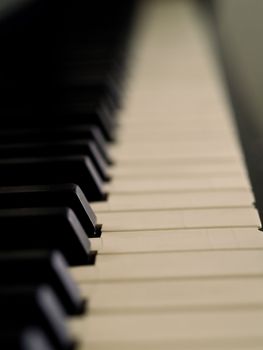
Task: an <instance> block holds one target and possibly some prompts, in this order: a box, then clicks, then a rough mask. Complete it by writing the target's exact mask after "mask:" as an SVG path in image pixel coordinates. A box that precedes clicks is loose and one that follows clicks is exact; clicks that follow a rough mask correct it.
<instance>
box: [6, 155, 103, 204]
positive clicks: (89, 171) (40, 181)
mask: <svg viewBox="0 0 263 350" xmlns="http://www.w3.org/2000/svg"><path fill="white" fill-rule="evenodd" d="M0 183H1V185H2V186H23V185H47V184H64V183H75V184H77V185H79V187H80V188H81V189H82V191H83V192H84V193H85V196H86V197H87V199H88V200H89V201H101V200H105V199H106V193H105V192H104V191H103V189H102V182H101V180H100V178H99V175H98V173H97V172H96V170H95V168H94V167H93V164H92V162H91V161H90V159H89V158H88V157H83V156H68V157H67V156H64V157H49V158H46V157H42V158H21V159H20V158H19V159H16V158H13V159H4V160H3V159H2V160H0Z"/></svg>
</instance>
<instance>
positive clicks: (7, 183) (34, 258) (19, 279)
mask: <svg viewBox="0 0 263 350" xmlns="http://www.w3.org/2000/svg"><path fill="white" fill-rule="evenodd" d="M91 66H92V65H91ZM113 77H115V73H114V74H113ZM104 81H105V79H104ZM105 91H107V86H105V85H104V93H105ZM114 94H115V92H114ZM114 94H113V93H112V89H111V88H109V89H108V94H107V98H108V99H106V102H107V103H108V104H109V105H107V103H104V105H102V101H105V97H104V98H103V99H98V103H100V104H98V105H94V106H96V107H98V108H94V110H92V111H89V112H88V113H87V112H86V113H84V112H85V111H83V110H82V111H81V113H80V114H79V115H80V120H78V113H75V114H74V121H70V122H67V118H69V117H67V116H66V117H65V122H64V123H63V124H62V125H55V126H53V127H49V126H45V125H44V126H43V125H42V126H41V127H39V126H27V127H24V128H15V129H11V128H10V127H6V128H2V130H1V131H0V185H1V188H0V235H1V236H0V274H1V282H0V324H1V326H0V348H4V347H5V348H8V349H21V350H22V349H23V350H35V349H37V350H38V349H39V350H50V349H61V350H62V349H63V350H65V349H66V350H69V349H73V348H74V346H75V342H74V339H72V337H71V336H70V334H69V332H68V330H67V328H66V323H65V316H64V315H65V314H68V315H77V314H81V313H83V312H84V311H85V308H86V306H87V301H84V300H83V298H82V297H81V295H80V293H79V291H78V288H77V286H76V285H75V282H74V281H73V280H72V279H71V276H70V274H69V272H68V268H67V266H68V265H70V266H78V265H87V264H94V263H95V260H96V252H93V251H91V247H90V241H89V238H90V237H99V236H100V234H101V225H99V224H97V221H96V216H95V215H94V213H93V211H92V209H91V207H90V205H89V202H92V201H103V200H106V198H107V194H106V193H105V192H104V189H103V184H104V183H105V182H107V181H109V180H110V177H109V175H108V172H107V167H108V166H109V165H110V164H112V160H111V159H110V157H109V155H108V153H107V143H108V141H111V140H112V139H113V133H114V129H115V120H114V117H113V116H111V117H109V112H108V110H109V109H110V110H111V109H112V108H113V107H114V98H115V95H114ZM88 98H89V94H87V95H86V100H87V101H88ZM93 98H94V96H92V99H93ZM116 102H117V101H116ZM102 107H103V108H102ZM116 107H117V106H116ZM84 115H85V118H86V122H85V121H84V120H83V118H84Z"/></svg>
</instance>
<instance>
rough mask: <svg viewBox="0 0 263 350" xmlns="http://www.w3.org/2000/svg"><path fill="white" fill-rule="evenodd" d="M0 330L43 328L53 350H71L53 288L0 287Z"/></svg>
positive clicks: (72, 342)
mask: <svg viewBox="0 0 263 350" xmlns="http://www.w3.org/2000/svg"><path fill="white" fill-rule="evenodd" d="M0 310H1V312H0V324H1V331H2V332H3V333H4V331H5V332H6V333H7V334H8V333H9V332H10V333H11V332H13V333H15V332H19V331H21V330H22V329H23V328H27V327H28V326H35V327H39V328H40V329H43V331H44V332H45V333H46V334H47V335H48V337H49V339H50V341H51V343H52V345H53V346H54V348H55V349H61V350H71V349H73V347H74V341H73V339H72V337H71V335H70V333H69V330H68V328H67V326H66V322H65V321H66V319H65V314H64V310H63V308H62V305H61V304H60V302H59V300H58V299H57V297H56V295H55V294H54V292H53V290H52V289H51V288H49V287H47V286H45V285H43V286H41V287H38V288H19V287H14V288H12V287H9V288H2V287H0Z"/></svg>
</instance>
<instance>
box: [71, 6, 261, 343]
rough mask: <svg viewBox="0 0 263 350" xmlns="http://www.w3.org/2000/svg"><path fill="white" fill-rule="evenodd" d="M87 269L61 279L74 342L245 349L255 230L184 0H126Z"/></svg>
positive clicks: (232, 139)
mask: <svg viewBox="0 0 263 350" xmlns="http://www.w3.org/2000/svg"><path fill="white" fill-rule="evenodd" d="M139 3H140V8H141V12H140V15H139V17H138V18H137V22H136V28H135V36H134V39H133V45H132V50H131V56H132V59H131V60H130V63H131V67H130V72H129V81H128V86H127V92H126V96H125V99H124V103H123V106H124V108H123V110H121V111H120V116H119V130H118V134H117V139H118V142H117V143H116V144H115V145H112V146H111V147H110V152H111V155H112V157H114V160H115V165H114V166H113V167H112V168H111V170H110V173H111V176H112V179H113V180H112V182H111V183H109V184H108V186H107V189H108V192H109V197H108V200H107V201H106V202H104V203H92V207H93V209H94V210H95V212H96V215H97V217H98V222H99V223H101V224H102V225H103V226H102V235H101V237H100V238H96V239H95V238H94V239H91V246H92V249H93V250H97V256H96V262H95V264H94V265H89V266H80V267H74V268H72V269H71V271H72V275H73V277H74V278H75V280H76V281H77V282H78V283H79V286H80V288H81V290H82V293H83V295H84V296H85V297H87V298H88V300H89V305H90V310H89V313H87V314H86V315H84V316H83V317H82V318H78V319H73V320H71V321H70V326H71V329H72V331H73V333H74V334H76V336H77V338H78V339H79V349H81V350H88V349H93V350H106V349H107V350H113V349H114V350H134V349H138V350H175V349H180V350H182V349H183V350H237V349H238V350H240V349H243V350H245V349H246V350H259V349H262V347H263V334H262V324H263V282H262V281H263V233H262V231H260V230H259V228H260V227H261V224H260V221H259V216H258V213H257V211H256V209H255V208H254V205H253V202H254V197H253V193H252V190H251V186H250V182H249V178H248V175H247V171H246V168H245V166H244V160H243V154H242V152H241V150H240V145H239V141H238V137H237V131H236V127H235V125H234V123H233V118H232V110H231V107H230V105H229V101H228V98H227V97H226V95H225V86H224V83H223V79H222V73H221V70H220V69H219V65H218V62H217V59H216V54H215V52H214V49H213V43H212V41H211V33H210V27H209V21H208V20H207V15H208V14H207V13H206V12H205V11H203V9H202V7H201V6H200V3H199V2H198V1H194V0H175V1H170V0H151V1H150V0H145V1H140V2H139Z"/></svg>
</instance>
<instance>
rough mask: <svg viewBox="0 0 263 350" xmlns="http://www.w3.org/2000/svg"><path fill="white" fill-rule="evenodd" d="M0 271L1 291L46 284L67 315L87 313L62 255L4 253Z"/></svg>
mask: <svg viewBox="0 0 263 350" xmlns="http://www.w3.org/2000/svg"><path fill="white" fill-rule="evenodd" d="M0 271H1V276H2V278H1V282H0V286H1V287H4V286H5V287H7V286H10V287H11V286H12V287H16V286H32V287H37V286H40V285H42V284H46V285H48V286H50V287H51V288H52V290H53V291H54V292H55V294H56V296H57V297H58V298H59V300H60V302H61V304H62V305H63V307H64V309H65V311H66V312H67V313H68V314H71V315H76V314H81V313H83V312H84V310H85V304H86V302H85V300H84V299H83V298H82V296H81V295H80V292H79V289H78V287H77V285H76V284H75V282H74V281H73V279H72V277H71V275H70V273H69V271H68V264H67V262H66V261H65V259H64V257H63V255H62V254H61V253H60V252H59V251H20V252H19V251H18V252H10V253H2V252H1V253H0Z"/></svg>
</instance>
